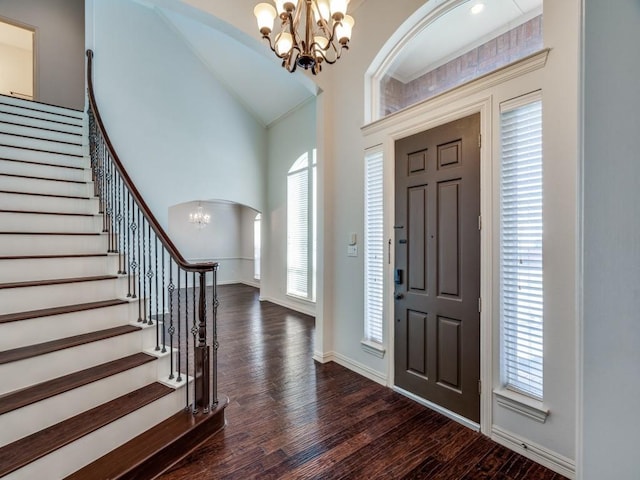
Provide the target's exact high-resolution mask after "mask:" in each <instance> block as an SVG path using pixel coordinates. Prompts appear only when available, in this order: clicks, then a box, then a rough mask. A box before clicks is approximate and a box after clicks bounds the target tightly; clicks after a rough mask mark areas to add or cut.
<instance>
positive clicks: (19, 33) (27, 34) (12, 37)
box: [0, 22, 33, 50]
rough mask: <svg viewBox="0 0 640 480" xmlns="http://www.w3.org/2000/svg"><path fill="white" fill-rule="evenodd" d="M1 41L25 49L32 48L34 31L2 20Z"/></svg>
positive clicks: (0, 28) (0, 26) (0, 24)
mask: <svg viewBox="0 0 640 480" xmlns="http://www.w3.org/2000/svg"><path fill="white" fill-rule="evenodd" d="M0 43H2V44H4V45H10V46H12V47H17V48H22V49H24V50H32V48H33V32H32V31H30V30H26V29H24V28H20V27H15V26H13V25H10V24H8V23H4V22H0Z"/></svg>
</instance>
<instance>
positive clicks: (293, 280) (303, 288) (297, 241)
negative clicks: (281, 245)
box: [287, 167, 309, 298]
mask: <svg viewBox="0 0 640 480" xmlns="http://www.w3.org/2000/svg"><path fill="white" fill-rule="evenodd" d="M287 294H289V295H295V296H298V297H303V298H307V297H309V170H308V168H306V167H305V168H304V169H303V170H299V171H297V172H292V173H289V175H288V177H287Z"/></svg>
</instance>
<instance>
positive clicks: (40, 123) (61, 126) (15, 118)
mask: <svg viewBox="0 0 640 480" xmlns="http://www.w3.org/2000/svg"><path fill="white" fill-rule="evenodd" d="M0 121H2V122H11V123H19V124H21V125H28V126H30V127H34V128H45V129H51V130H58V131H61V132H67V133H80V134H82V133H83V129H84V127H83V126H81V125H70V124H69V122H66V123H59V122H52V121H48V120H40V119H38V118H33V116H30V117H25V116H21V115H20V114H10V113H7V112H6V110H4V109H3V108H2V106H1V105H0Z"/></svg>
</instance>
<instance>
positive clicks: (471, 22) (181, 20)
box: [137, 0, 542, 127]
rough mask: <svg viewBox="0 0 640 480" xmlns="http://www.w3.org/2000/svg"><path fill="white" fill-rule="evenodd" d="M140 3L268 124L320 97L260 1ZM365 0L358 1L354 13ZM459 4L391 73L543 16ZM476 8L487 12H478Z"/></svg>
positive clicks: (414, 68)
mask: <svg viewBox="0 0 640 480" xmlns="http://www.w3.org/2000/svg"><path fill="white" fill-rule="evenodd" d="M137 1H138V3H140V4H142V5H145V6H147V7H149V8H152V9H154V10H155V11H156V12H157V13H158V14H159V15H160V16H161V17H162V18H163V19H164V20H165V21H166V22H167V24H168V25H169V26H170V27H171V28H172V29H173V30H174V31H175V32H176V33H177V34H178V35H180V36H181V38H182V39H183V40H184V41H185V43H186V44H187V45H188V46H189V47H190V48H191V50H192V51H193V52H194V54H195V55H197V56H198V58H200V60H201V61H202V62H203V64H204V65H205V66H206V67H207V68H208V70H209V71H210V72H211V74H212V75H213V77H214V78H215V79H216V80H217V81H219V82H220V83H222V84H223V85H224V86H225V87H226V88H227V89H228V91H229V92H230V93H231V94H232V95H234V96H235V97H236V98H237V99H238V101H239V102H240V103H241V104H242V105H244V107H245V108H246V109H247V110H248V111H249V112H251V113H252V114H253V116H254V117H255V118H256V119H257V120H258V121H259V122H260V123H261V124H262V125H264V126H266V127H268V126H269V125H271V124H272V123H274V122H275V121H277V120H278V119H279V118H282V117H283V116H284V115H286V114H287V113H288V112H290V111H292V110H294V109H295V108H297V107H298V106H299V105H301V104H303V103H305V102H307V101H308V100H309V99H311V98H313V97H314V96H315V95H317V94H318V90H319V88H318V86H317V85H316V84H315V83H314V82H313V80H311V79H310V78H309V77H307V76H306V75H304V74H302V73H301V72H297V73H295V74H290V73H288V72H287V71H285V70H284V69H283V68H282V67H281V66H280V62H279V61H278V60H277V59H276V58H275V56H274V55H273V54H272V52H271V51H270V50H269V48H268V46H267V45H266V43H264V41H262V40H261V38H260V34H259V33H258V32H257V26H255V27H254V26H253V25H254V24H255V19H254V17H253V13H252V9H253V5H254V4H255V3H257V1H258V0H217V1H215V2H214V1H211V0H181V1H176V0H137ZM363 3H364V0H351V2H350V8H349V10H350V11H353V10H357V7H359V6H361V5H362V4H363ZM457 3H458V4H459V6H457V7H456V8H453V9H451V10H449V11H448V12H447V13H445V14H443V15H441V16H440V17H439V18H437V19H435V20H434V21H432V22H431V23H430V24H429V25H428V27H429V28H423V30H422V31H421V32H419V33H418V34H417V35H416V36H415V37H414V38H413V39H412V40H410V41H409V42H408V43H407V45H406V46H405V47H404V48H403V50H402V51H401V52H400V53H399V55H398V57H397V58H396V60H395V62H394V64H393V65H392V67H391V69H390V71H389V73H390V74H391V75H392V76H394V77H395V78H397V79H398V80H400V81H403V82H405V83H406V82H408V81H411V80H413V79H415V78H417V77H419V76H420V75H422V74H424V73H426V72H427V71H429V70H431V69H433V68H436V67H438V66H439V65H442V64H443V63H445V62H447V61H449V60H451V59H453V58H455V57H456V56H458V55H460V54H461V53H464V52H465V51H468V50H469V49H471V48H474V47H476V46H478V45H480V44H482V43H484V42H485V41H487V40H488V39H490V38H494V37H495V36H497V35H499V34H501V33H504V32H506V31H508V30H509V29H511V28H513V27H515V26H516V25H519V24H521V23H523V22H525V21H527V20H529V19H530V18H533V17H534V16H536V15H538V14H540V13H541V12H542V0H459V1H458V2H457ZM477 3H483V4H484V5H485V8H484V10H483V11H482V12H481V13H480V14H478V15H472V14H471V13H470V9H471V7H472V6H473V5H475V4H477ZM234 7H236V8H234ZM230 12H233V14H232V15H231V14H230ZM356 14H357V11H356ZM232 24H233V25H232ZM356 28H357V27H356ZM256 72H259V78H256Z"/></svg>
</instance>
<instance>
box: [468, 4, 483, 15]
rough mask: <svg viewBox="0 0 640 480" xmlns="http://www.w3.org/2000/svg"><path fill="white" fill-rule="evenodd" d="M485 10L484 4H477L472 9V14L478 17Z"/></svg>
mask: <svg viewBox="0 0 640 480" xmlns="http://www.w3.org/2000/svg"><path fill="white" fill-rule="evenodd" d="M483 10H484V3H476V4H475V5H474V6H473V7H471V13H472V14H473V15H477V14H479V13H480V12H482V11H483Z"/></svg>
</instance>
